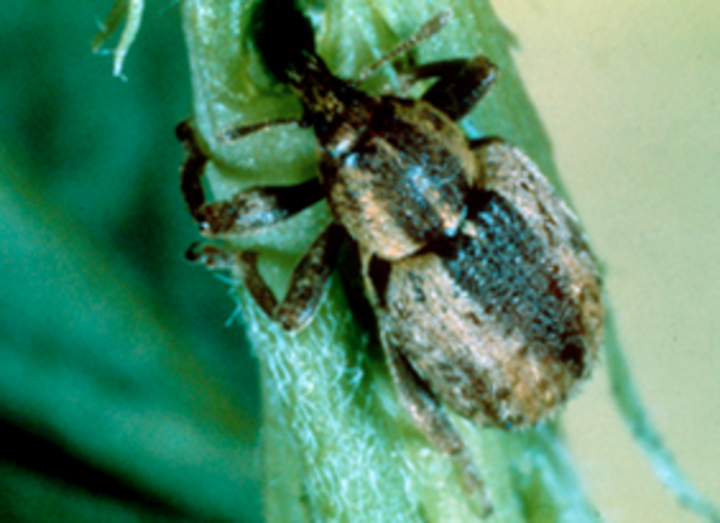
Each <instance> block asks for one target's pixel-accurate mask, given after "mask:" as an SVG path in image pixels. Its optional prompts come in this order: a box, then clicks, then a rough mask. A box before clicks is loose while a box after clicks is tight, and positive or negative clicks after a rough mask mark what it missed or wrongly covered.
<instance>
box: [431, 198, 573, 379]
mask: <svg viewBox="0 0 720 523" xmlns="http://www.w3.org/2000/svg"><path fill="white" fill-rule="evenodd" d="M469 205H470V209H469V212H468V220H472V221H473V222H474V223H475V225H476V226H477V228H478V230H479V233H478V236H479V238H474V237H470V236H467V235H463V234H461V235H458V236H457V237H456V238H454V239H452V240H451V241H446V242H444V245H443V244H442V243H440V244H435V245H433V250H435V251H436V252H438V254H439V255H440V257H441V258H442V260H443V264H444V266H445V268H446V270H447V271H448V274H449V275H450V276H451V277H452V278H453V280H454V281H455V283H456V284H457V286H458V287H459V288H460V289H462V291H463V292H465V293H466V294H467V295H468V296H470V297H471V299H473V301H475V302H476V303H478V305H479V306H480V307H481V308H482V310H483V311H484V312H485V314H487V315H488V316H490V317H492V318H493V321H495V322H497V323H498V324H499V325H500V326H501V330H502V332H503V333H504V334H506V335H509V334H510V333H511V332H512V331H513V330H515V329H517V330H518V331H520V333H522V335H523V337H524V339H525V340H526V341H527V343H528V346H529V347H530V348H531V350H533V351H535V353H536V355H537V356H539V357H541V358H544V357H546V356H552V357H553V358H557V359H560V360H561V361H563V362H564V363H566V365H567V366H568V367H569V368H570V370H571V372H572V373H573V374H575V375H577V376H580V375H582V373H583V372H584V367H585V362H584V361H583V354H584V351H583V350H582V347H583V345H582V344H583V341H582V338H581V336H580V332H579V329H580V327H579V325H580V324H581V323H580V319H579V313H578V312H576V310H575V308H574V307H573V306H572V305H569V300H570V297H569V295H568V294H567V293H568V289H569V279H568V277H567V276H566V275H563V274H562V273H560V271H558V270H557V269H556V268H554V267H553V266H552V265H551V262H550V260H549V256H548V253H547V252H546V248H545V244H544V243H543V242H542V240H541V239H540V238H539V237H538V235H537V234H535V233H534V231H533V230H532V229H531V227H530V226H529V225H528V224H527V222H526V221H525V220H524V219H523V217H522V216H521V215H520V213H519V212H517V211H516V210H515V209H514V208H513V207H512V206H511V205H510V203H508V202H507V201H506V200H505V199H504V198H502V197H501V196H500V195H499V194H497V193H495V192H492V191H481V194H478V195H476V196H475V198H474V200H473V201H470V202H469ZM518 260H519V261H518Z"/></svg>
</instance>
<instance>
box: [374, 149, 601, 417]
mask: <svg viewBox="0 0 720 523" xmlns="http://www.w3.org/2000/svg"><path fill="white" fill-rule="evenodd" d="M499 150H503V151H505V152H507V151H516V150H515V149H514V148H511V147H509V146H507V145H504V144H503V145H497V144H490V145H488V146H487V147H485V150H484V153H493V154H497V153H498V151H499ZM518 154H519V153H518ZM512 159H513V158H508V159H506V160H512ZM521 160H524V157H523V158H521ZM507 163H508V162H507V161H505V162H504V163H503V165H507ZM514 165H515V167H516V171H515V173H514V176H515V177H514V178H513V179H511V180H505V181H499V174H498V171H496V170H494V169H493V166H492V164H484V167H485V168H487V169H488V170H489V172H488V176H489V179H488V182H489V184H490V185H493V184H495V185H496V186H497V187H498V188H500V190H501V192H496V191H494V190H479V191H475V192H473V193H471V196H470V197H469V198H468V216H467V219H466V221H465V224H464V225H463V228H462V231H461V232H460V233H458V234H457V235H456V236H455V237H447V238H445V239H444V240H440V241H437V242H434V243H432V244H429V245H428V246H426V247H425V248H424V249H423V250H422V251H421V252H420V253H418V254H417V255H415V256H411V257H408V258H405V259H403V260H399V261H396V262H393V263H392V264H387V263H385V262H383V261H382V260H379V259H377V258H376V259H374V260H373V261H371V263H370V265H369V267H368V282H369V284H370V285H372V286H373V287H374V292H375V294H376V296H377V299H378V301H377V305H376V306H377V307H378V309H379V310H380V311H381V312H380V314H378V319H379V323H380V331H381V335H382V337H383V339H384V340H385V341H386V343H388V345H391V346H394V347H398V348H399V350H400V351H401V353H402V355H403V357H404V358H405V359H406V360H407V361H408V363H409V364H410V366H411V367H412V368H413V369H414V371H415V372H416V373H417V374H418V376H419V377H420V379H421V380H422V381H423V382H425V383H427V385H428V386H429V387H430V389H431V390H432V391H433V393H434V394H435V395H436V396H437V397H439V398H441V399H442V401H443V402H444V403H445V404H447V405H448V406H450V407H451V408H453V409H454V410H455V411H457V412H458V413H460V414H462V415H463V416H466V417H469V418H473V419H476V420H478V421H480V422H482V423H483V424H486V425H495V426H499V427H504V428H509V427H526V426H531V425H533V424H535V423H537V422H538V421H541V420H542V419H544V418H546V417H548V416H549V415H550V414H551V413H552V412H553V411H554V410H555V408H556V407H557V406H559V405H561V404H563V403H564V402H565V400H566V399H567V398H568V396H569V395H571V394H572V393H573V392H574V391H575V389H576V388H577V385H578V384H579V383H580V382H582V381H583V379H584V378H586V377H587V376H588V375H589V373H590V370H591V368H592V365H593V363H594V360H595V359H596V356H597V350H598V339H599V330H600V322H601V318H602V304H601V301H600V293H599V278H598V276H597V273H596V270H595V267H594V264H593V263H592V260H591V259H590V258H589V257H588V252H587V251H586V250H585V249H583V248H579V247H580V246H581V245H582V237H581V236H578V237H577V238H575V241H574V243H575V245H576V247H578V248H577V249H573V248H568V245H572V244H573V242H565V243H563V244H559V243H557V242H556V239H557V236H558V235H560V236H566V237H570V238H573V237H575V236H576V235H579V232H578V231H577V230H575V229H574V227H573V224H574V221H573V218H572V216H571V215H569V214H568V213H567V212H566V209H565V208H564V205H562V206H561V207H560V208H558V204H557V202H559V200H558V199H557V198H556V197H555V196H554V195H551V194H550V193H548V194H547V196H548V199H547V200H545V199H544V195H545V190H550V191H551V190H552V189H551V188H550V187H549V184H547V182H546V181H545V180H544V178H537V176H541V175H539V174H538V173H537V172H532V169H528V168H520V164H518V163H515V164H514ZM516 185H517V186H516ZM522 185H526V188H523V187H522ZM502 193H504V195H503V194H502ZM528 194H532V195H533V200H532V201H525V204H526V205H525V207H524V208H521V207H519V206H518V203H520V202H521V201H523V199H524V198H525V197H526V196H527V195H528ZM540 208H542V209H543V212H545V213H550V214H552V213H556V214H557V216H555V218H556V219H555V223H554V225H553V226H552V229H553V230H550V231H548V229H547V228H546V227H545V226H546V225H547V217H546V220H545V221H540V220H534V219H533V218H534V217H535V213H536V212H538V211H537V210H538V209H540ZM535 218H537V217H535ZM541 224H542V225H541Z"/></svg>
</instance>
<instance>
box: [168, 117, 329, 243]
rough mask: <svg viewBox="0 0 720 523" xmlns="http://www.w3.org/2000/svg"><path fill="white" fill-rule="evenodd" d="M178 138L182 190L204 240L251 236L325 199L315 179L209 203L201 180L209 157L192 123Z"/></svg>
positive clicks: (241, 132)
mask: <svg viewBox="0 0 720 523" xmlns="http://www.w3.org/2000/svg"><path fill="white" fill-rule="evenodd" d="M291 121H295V120H273V121H269V122H263V123H260V124H255V125H250V126H246V127H241V128H237V129H232V130H231V131H228V132H227V133H226V135H227V136H229V138H228V139H236V138H240V137H242V136H246V135H248V134H251V133H253V132H257V131H259V130H261V129H264V128H266V127H268V126H271V125H279V124H283V123H288V122H291ZM176 134H177V137H178V139H179V140H180V141H181V142H182V143H183V146H184V147H185V150H186V152H187V158H186V159H185V162H184V163H183V165H182V168H181V171H180V172H181V175H180V188H181V191H182V194H183V197H184V198H185V202H186V203H187V206H188V209H189V210H190V214H191V215H192V217H193V218H194V219H195V221H197V222H198V224H199V225H200V229H201V232H202V233H203V234H204V235H205V236H209V237H212V236H220V235H224V234H230V233H232V234H240V235H242V234H250V233H253V232H256V231H258V230H260V229H263V228H266V227H271V226H273V225H275V224H277V223H279V222H281V221H283V220H286V219H288V218H290V217H291V216H293V215H295V214H297V213H298V212H300V211H302V210H304V209H306V208H307V207H310V206H311V205H313V204H315V203H316V202H318V201H320V200H321V199H322V198H323V192H322V187H321V185H320V181H319V180H318V179H317V178H313V179H311V180H308V181H306V182H303V183H301V184H298V185H294V186H290V187H254V188H251V189H246V190H244V191H240V192H238V193H237V194H236V195H235V196H233V197H232V198H231V199H230V200H220V201H215V202H210V203H207V201H206V196H205V191H204V190H203V186H202V176H203V174H204V172H205V168H206V167H207V164H208V162H209V157H208V155H207V154H206V153H205V152H204V151H203V148H202V147H201V145H200V141H199V140H198V137H197V134H196V131H195V129H194V128H193V126H192V123H191V122H190V121H188V120H186V121H184V122H181V123H180V124H179V125H178V126H177V129H176Z"/></svg>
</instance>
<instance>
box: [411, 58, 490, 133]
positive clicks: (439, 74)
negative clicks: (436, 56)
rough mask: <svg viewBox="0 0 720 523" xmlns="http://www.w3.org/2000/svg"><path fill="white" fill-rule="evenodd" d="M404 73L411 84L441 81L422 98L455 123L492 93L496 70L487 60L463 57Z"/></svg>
mask: <svg viewBox="0 0 720 523" xmlns="http://www.w3.org/2000/svg"><path fill="white" fill-rule="evenodd" d="M403 74H405V75H407V76H408V77H409V80H410V81H417V80H423V79H426V78H438V81H437V82H435V83H434V84H433V85H432V86H431V87H430V89H428V90H427V91H426V92H425V94H424V95H423V96H422V99H423V100H425V101H426V102H430V103H431V104H433V105H434V106H435V107H437V108H438V109H440V110H441V111H442V112H444V113H445V114H447V115H448V116H449V117H450V118H452V119H453V120H459V119H461V118H462V117H463V116H465V115H466V114H467V113H469V112H470V110H471V109H472V108H473V107H474V106H475V104H477V103H478V102H479V101H480V100H481V99H482V97H483V96H485V94H486V93H487V92H488V91H489V90H490V87H491V86H492V84H493V83H494V82H495V80H496V79H497V75H498V70H497V67H496V66H495V65H494V64H493V63H492V62H491V61H490V60H489V59H488V58H487V57H486V56H482V55H480V56H476V57H475V58H460V59H456V60H445V61H441V62H432V63H428V64H424V65H420V66H417V67H414V68H412V69H410V70H408V71H404V72H403Z"/></svg>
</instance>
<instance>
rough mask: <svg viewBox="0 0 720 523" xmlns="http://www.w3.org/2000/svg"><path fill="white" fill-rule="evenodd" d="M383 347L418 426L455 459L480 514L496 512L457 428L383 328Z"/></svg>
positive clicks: (396, 381) (395, 380) (429, 438)
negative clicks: (493, 510)
mask: <svg viewBox="0 0 720 523" xmlns="http://www.w3.org/2000/svg"><path fill="white" fill-rule="evenodd" d="M381 338H382V345H383V348H384V350H385V356H386V359H387V362H388V366H389V367H390V373H391V375H392V378H393V382H394V384H395V389H396V390H397V392H398V395H399V396H400V401H401V403H402V404H403V406H404V407H405V409H407V412H408V413H409V414H410V417H411V418H412V420H413V422H414V423H415V426H416V427H417V428H418V429H419V430H420V431H421V432H422V433H423V434H425V436H426V437H427V438H428V440H430V442H431V443H432V444H433V445H434V446H435V447H436V448H437V449H438V450H439V451H440V452H441V453H443V454H445V455H447V456H449V457H450V458H452V460H453V461H454V462H455V465H456V467H457V468H458V470H459V471H460V473H461V475H462V479H463V484H464V487H465V489H466V490H467V491H468V493H470V494H471V496H472V497H473V500H474V501H475V502H476V506H477V508H478V512H479V513H480V514H481V515H482V516H483V517H485V516H488V515H489V514H490V513H491V512H492V504H491V503H490V500H489V497H488V493H487V489H486V488H485V482H484V481H483V478H482V476H481V475H480V472H479V471H478V469H477V467H476V466H475V464H474V462H473V459H472V456H471V455H470V451H469V450H468V448H467V446H466V445H465V442H464V441H463V439H462V437H461V436H460V434H459V432H458V431H457V429H456V428H455V426H454V425H453V424H452V422H451V421H450V418H448V416H447V414H446V413H445V411H444V410H443V407H442V405H440V403H439V402H438V400H437V399H436V398H435V396H434V395H433V393H432V392H431V391H430V389H429V388H428V387H427V385H426V384H425V382H424V381H423V380H422V379H421V378H420V376H418V375H417V373H416V372H415V371H414V370H413V368H412V367H411V366H410V364H409V363H408V361H407V360H406V359H405V358H404V356H403V355H402V353H401V351H400V348H399V347H398V345H397V344H396V343H395V342H394V340H393V339H392V335H391V334H389V333H387V332H385V331H384V329H382V328H381Z"/></svg>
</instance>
